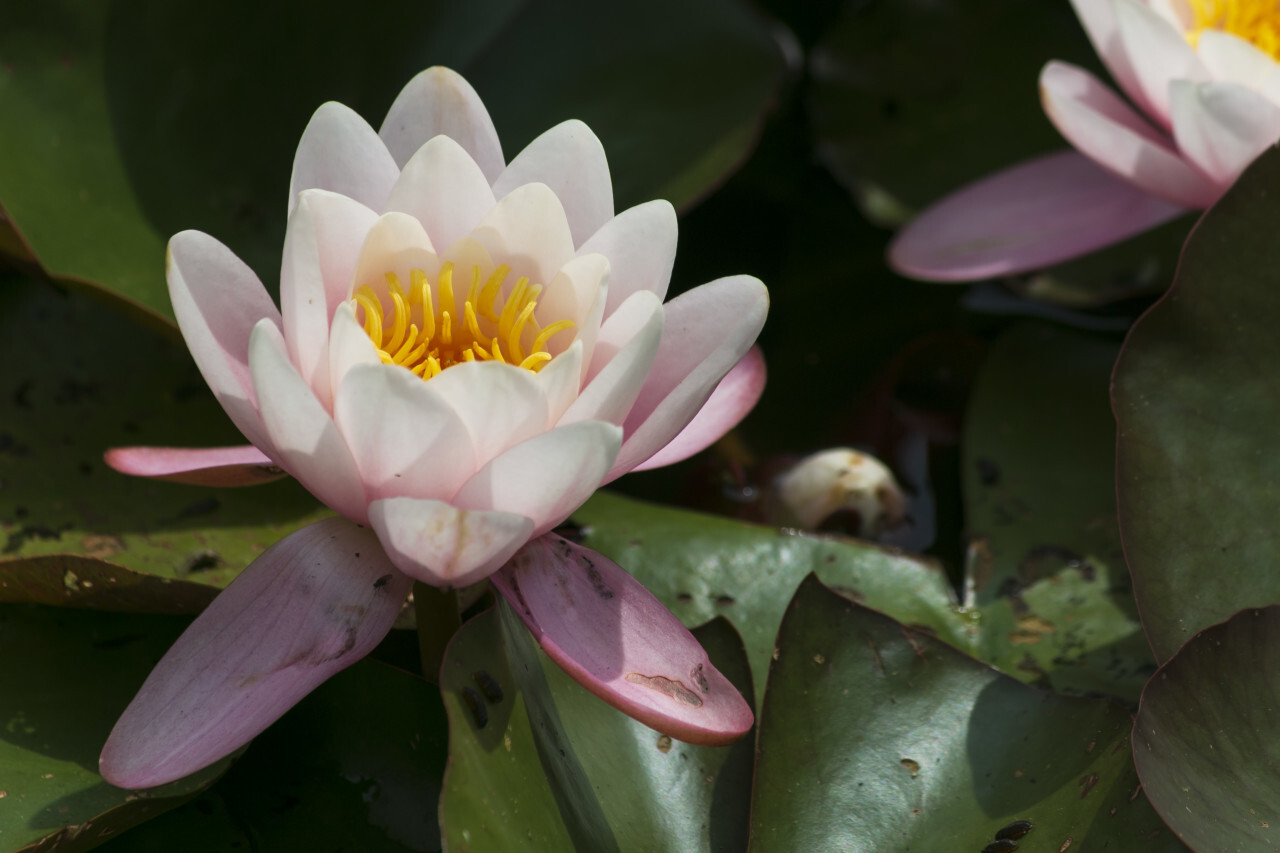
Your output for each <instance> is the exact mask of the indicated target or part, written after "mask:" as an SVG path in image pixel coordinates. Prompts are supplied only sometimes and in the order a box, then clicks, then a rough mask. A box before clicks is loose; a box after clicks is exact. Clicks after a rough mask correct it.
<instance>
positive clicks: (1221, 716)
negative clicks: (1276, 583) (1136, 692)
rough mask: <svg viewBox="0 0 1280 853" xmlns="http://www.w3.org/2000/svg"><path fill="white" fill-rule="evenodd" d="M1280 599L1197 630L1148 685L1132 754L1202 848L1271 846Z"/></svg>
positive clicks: (1171, 816)
mask: <svg viewBox="0 0 1280 853" xmlns="http://www.w3.org/2000/svg"><path fill="white" fill-rule="evenodd" d="M1278 672H1280V605H1272V606H1271V607H1267V608H1264V609H1262V610H1245V611H1242V612H1240V613H1237V614H1236V615H1235V616H1233V617H1231V619H1229V620H1228V621H1226V622H1224V623H1222V624H1221V625H1214V626H1213V627H1212V628H1209V629H1207V630H1205V631H1201V632H1200V633H1199V634H1196V635H1195V636H1194V637H1192V638H1191V640H1190V641H1188V642H1187V644H1186V645H1185V646H1183V647H1182V648H1181V649H1179V650H1178V652H1177V654H1175V655H1174V656H1173V657H1172V658H1170V660H1169V661H1168V663H1166V664H1165V665H1164V666H1163V667H1161V669H1160V672H1159V673H1157V674H1156V676H1155V678H1153V679H1151V683H1150V684H1148V685H1147V689H1146V690H1144V691H1143V693H1142V707H1141V708H1139V709H1138V717H1137V720H1135V722H1134V727H1133V737H1134V749H1133V756H1134V760H1135V761H1136V763H1137V766H1138V773H1139V774H1140V775H1141V776H1142V786H1143V789H1144V790H1145V791H1146V792H1147V796H1149V797H1150V798H1151V803H1152V805H1154V806H1155V807H1156V808H1157V809H1158V810H1159V812H1160V815H1161V816H1162V817H1163V818H1164V819H1165V821H1166V822H1167V823H1168V824H1169V826H1170V827H1172V828H1173V831H1174V832H1176V833H1177V834H1178V837H1179V838H1181V839H1182V840H1183V841H1185V842H1186V843H1187V844H1188V845H1190V846H1191V847H1193V848H1195V849H1196V850H1199V851H1202V853H1208V851H1232V852H1233V853H1253V851H1272V850H1275V849H1276V832H1275V830H1273V829H1272V825H1273V824H1274V825H1275V826H1276V827H1278V828H1280V806H1278V805H1277V804H1280V741H1277V739H1276V737H1275V733H1276V728H1277V726H1276V723H1277V715H1278V714H1280V680H1278V679H1277V675H1276V674H1277V673H1278Z"/></svg>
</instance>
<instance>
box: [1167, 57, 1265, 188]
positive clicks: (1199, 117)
mask: <svg viewBox="0 0 1280 853" xmlns="http://www.w3.org/2000/svg"><path fill="white" fill-rule="evenodd" d="M1170 88H1171V89H1172V99H1173V100H1172V103H1173V135H1174V138H1175V139H1176V140H1177V141H1178V147H1179V148H1180V149H1182V152H1183V153H1184V154H1185V155H1186V156H1187V157H1188V158H1189V159H1190V160H1191V161H1192V162H1193V163H1195V164H1196V165H1197V166H1199V167H1200V169H1201V170H1202V171H1204V172H1205V173H1206V174H1207V175H1209V177H1210V178H1212V179H1213V180H1215V181H1217V182H1218V184H1219V186H1220V187H1221V188H1222V189H1223V191H1225V190H1226V188H1227V187H1229V186H1231V184H1232V183H1234V182H1235V179H1236V178H1237V177H1239V176H1240V173H1241V172H1243V171H1244V169H1245V167H1246V166H1248V165H1249V164H1250V163H1252V162H1253V160H1254V158H1255V157H1257V156H1258V155H1259V154H1261V153H1262V152H1263V151H1265V150H1266V149H1267V148H1268V147H1270V146H1271V145H1274V144H1275V142H1276V139H1277V138H1280V107H1278V106H1276V105H1275V104H1273V103H1271V102H1270V101H1268V100H1266V99H1265V98H1263V97H1262V96H1261V95H1259V94H1257V93H1256V92H1252V91H1250V90H1249V89H1246V88H1245V87H1243V86H1239V85H1236V84H1235V83H1186V82H1182V81H1179V82H1176V83H1174V84H1173V85H1172V86H1171V87H1170Z"/></svg>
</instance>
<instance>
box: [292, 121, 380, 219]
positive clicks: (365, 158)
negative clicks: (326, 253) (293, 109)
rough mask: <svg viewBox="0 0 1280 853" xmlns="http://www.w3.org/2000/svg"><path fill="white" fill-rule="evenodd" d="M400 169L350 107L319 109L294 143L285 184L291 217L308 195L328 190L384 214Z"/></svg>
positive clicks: (376, 135) (366, 124)
mask: <svg viewBox="0 0 1280 853" xmlns="http://www.w3.org/2000/svg"><path fill="white" fill-rule="evenodd" d="M399 175H400V169H399V167H398V166H396V162H395V160H393V159H392V158H391V154H390V153H388V151H387V146H386V145H384V144H383V143H382V140H381V139H379V138H378V134H376V133H374V131H373V128H371V127H369V123H368V122H366V121H365V120H364V119H362V118H361V117H360V116H359V115H358V114H357V113H356V112H355V111H354V110H352V109H351V108H350V107H345V106H343V105H342V104H339V103H336V102H334V101H330V102H329V103H327V104H321V106H320V109H318V110H316V112H315V115H313V116H312V117H311V121H310V122H308V123H307V128H306V130H304V131H303V132H302V139H301V140H299V142H298V152H297V154H295V155H294V158H293V176H292V177H291V179H290V180H289V213H290V215H292V214H293V209H294V207H295V206H296V205H297V203H298V194H299V193H301V192H302V191H303V190H307V189H312V188H314V189H321V190H332V191H333V192H335V193H341V194H342V195H345V196H348V197H349V198H353V199H355V200H356V201H358V202H360V203H361V204H363V205H364V206H365V207H368V208H372V209H373V210H382V209H383V205H384V204H385V203H386V201H387V194H388V193H389V192H391V186H392V184H394V183H395V182H396V178H397V177H398V176H399Z"/></svg>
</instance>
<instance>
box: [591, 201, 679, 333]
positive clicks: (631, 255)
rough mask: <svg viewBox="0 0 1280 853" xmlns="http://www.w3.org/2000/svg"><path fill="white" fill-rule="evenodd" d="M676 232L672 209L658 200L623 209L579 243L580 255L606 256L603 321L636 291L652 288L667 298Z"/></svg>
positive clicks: (651, 289) (654, 291) (662, 297)
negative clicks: (607, 267) (606, 292)
mask: <svg viewBox="0 0 1280 853" xmlns="http://www.w3.org/2000/svg"><path fill="white" fill-rule="evenodd" d="M677 232H678V226H677V224H676V210H675V208H674V207H672V206H671V203H670V202H667V201H663V200H661V199H658V200H656V201H649V202H645V203H644V204H638V205H636V206H635V207H632V208H628V209H627V210H624V211H622V213H619V214H618V215H617V216H615V217H614V218H613V219H610V220H609V221H608V222H606V223H605V224H604V226H603V227H601V229H600V230H599V231H597V232H596V233H595V234H592V235H591V237H590V238H589V239H588V240H587V242H585V243H583V244H582V246H581V247H580V248H579V249H578V254H579V255H587V254H591V253H593V252H594V253H598V254H601V255H604V256H605V257H606V258H608V259H609V273H610V275H609V299H608V301H607V302H606V303H605V308H604V317H605V319H606V320H607V319H609V317H611V316H612V315H613V312H614V311H616V310H618V306H619V305H621V304H622V303H623V302H625V301H626V299H627V297H628V296H630V295H631V294H633V293H635V292H636V291H638V290H648V291H651V292H652V293H653V294H654V295H655V296H657V297H658V301H659V302H661V301H662V300H663V299H666V297H667V286H668V285H669V284H670V283H671V268H672V266H673V265H674V264H675V260H676V234H677Z"/></svg>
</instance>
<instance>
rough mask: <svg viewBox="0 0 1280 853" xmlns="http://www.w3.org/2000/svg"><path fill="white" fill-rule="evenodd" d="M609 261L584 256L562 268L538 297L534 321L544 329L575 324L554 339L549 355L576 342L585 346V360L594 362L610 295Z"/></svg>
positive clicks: (549, 342) (550, 341) (599, 257)
mask: <svg viewBox="0 0 1280 853" xmlns="http://www.w3.org/2000/svg"><path fill="white" fill-rule="evenodd" d="M609 281H610V274H609V261H608V260H607V259H606V258H605V257H604V255H580V256H578V257H576V258H574V259H572V260H571V261H569V262H568V263H566V264H565V265H564V266H563V267H561V268H560V269H559V270H558V271H557V272H556V274H555V276H554V277H553V278H552V279H551V281H550V282H547V283H546V286H545V287H544V289H543V291H542V295H541V296H539V297H538V308H537V310H536V311H535V312H534V317H535V318H536V319H537V321H538V323H539V324H540V325H541V326H543V327H544V328H545V327H546V326H549V325H551V324H552V323H555V322H557V321H558V320H572V321H573V323H574V327H573V329H566V330H564V331H562V332H560V333H558V334H556V335H554V336H552V337H551V338H550V340H549V341H548V342H547V351H548V352H550V353H552V354H553V355H558V354H559V353H561V352H563V351H564V350H565V348H566V347H568V346H569V344H570V343H571V342H573V341H575V340H576V341H580V342H581V343H582V352H583V356H584V357H586V358H588V359H589V358H591V351H592V350H593V349H594V348H595V342H596V337H597V335H598V332H599V327H600V317H601V315H602V314H603V312H604V306H605V302H606V301H607V300H608V297H609V294H608V289H609Z"/></svg>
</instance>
